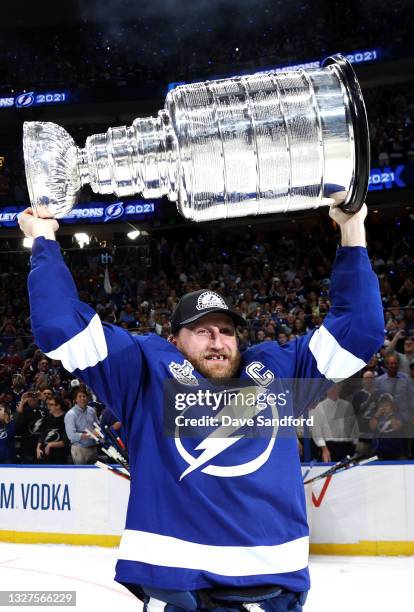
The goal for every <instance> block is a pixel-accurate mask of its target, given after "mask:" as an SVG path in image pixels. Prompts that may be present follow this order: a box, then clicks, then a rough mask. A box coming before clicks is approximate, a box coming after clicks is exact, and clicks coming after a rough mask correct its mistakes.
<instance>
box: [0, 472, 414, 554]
mask: <svg viewBox="0 0 414 612" xmlns="http://www.w3.org/2000/svg"><path fill="white" fill-rule="evenodd" d="M326 467H327V466H326V464H325V465H319V466H315V467H313V468H312V472H311V476H315V475H317V474H318V473H320V472H322V471H325V470H326ZM304 469H305V468H304ZM308 477H309V475H308ZM128 494H129V483H128V481H126V480H124V479H122V478H120V477H118V476H115V475H113V474H110V473H108V472H106V471H103V470H100V469H98V468H95V467H93V466H58V467H43V466H1V467H0V516H1V522H0V541H1V540H3V541H8V542H25V543H35V542H43V543H62V544H90V545H97V546H117V545H118V543H119V540H120V535H121V533H122V530H123V527H124V521H125V514H126V507H127V502H128ZM306 498H307V509H308V519H309V524H310V527H311V552H312V553H316V554H346V555H353V554H360V555H413V554H414V463H413V462H411V463H404V462H394V463H387V464H382V463H380V462H378V463H376V464H371V465H366V466H361V467H358V468H354V469H352V470H349V471H347V472H343V473H342V474H337V475H335V476H334V477H332V478H330V479H324V480H321V481H318V482H317V483H314V484H313V485H312V487H311V486H310V485H307V487H306ZM160 510H161V509H160Z"/></svg>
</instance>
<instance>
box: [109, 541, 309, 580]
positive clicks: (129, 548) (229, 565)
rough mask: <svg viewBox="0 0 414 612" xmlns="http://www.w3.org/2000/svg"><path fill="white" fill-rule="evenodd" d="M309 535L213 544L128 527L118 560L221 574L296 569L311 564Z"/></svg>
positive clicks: (267, 572) (229, 574)
mask: <svg viewBox="0 0 414 612" xmlns="http://www.w3.org/2000/svg"><path fill="white" fill-rule="evenodd" d="M308 553H309V538H308V537H306V536H305V537H302V538H297V539H296V540H291V541H290V542H284V543H283V544H276V545H274V546H210V545H207V544H198V543H196V542H189V541H187V540H180V539H178V538H173V537H171V536H165V535H159V534H157V533H150V532H147V531H135V530H132V529H125V531H124V533H123V535H122V539H121V544H120V547H119V554H118V557H119V559H125V560H127V561H139V562H141V563H149V564H151V565H158V566H162V567H180V568H185V569H192V570H204V571H206V572H211V573H213V574H218V575H219V576H259V575H262V574H281V573H285V572H295V571H298V570H301V569H303V568H305V567H307V565H308Z"/></svg>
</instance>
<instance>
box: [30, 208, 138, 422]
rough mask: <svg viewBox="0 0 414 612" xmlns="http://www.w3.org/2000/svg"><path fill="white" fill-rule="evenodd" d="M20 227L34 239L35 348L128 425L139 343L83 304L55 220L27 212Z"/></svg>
mask: <svg viewBox="0 0 414 612" xmlns="http://www.w3.org/2000/svg"><path fill="white" fill-rule="evenodd" d="M19 225H20V227H21V229H22V231H23V232H24V233H25V234H26V236H30V237H32V238H34V243H33V249H32V261H31V272H30V274H29V280H28V288H29V299H30V312H31V323H32V331H33V335H34V339H35V342H36V344H37V345H38V346H39V347H40V348H41V350H42V351H44V353H45V354H46V355H47V356H48V357H50V358H51V359H59V360H60V361H61V362H62V365H63V367H64V368H65V369H66V370H68V371H69V372H75V373H76V375H77V376H79V377H80V378H82V380H83V381H85V382H86V383H87V384H88V385H90V386H91V387H92V389H93V390H94V391H95V393H96V394H97V395H98V396H99V398H100V399H101V400H102V401H103V402H105V404H107V405H108V406H109V407H110V408H111V409H112V411H113V412H114V413H115V414H116V415H117V416H118V418H119V419H120V420H121V421H123V422H126V421H127V414H126V413H125V411H126V410H127V409H128V406H136V401H137V395H138V390H139V381H140V373H141V367H142V355H141V349H140V347H139V344H138V342H136V341H135V340H134V338H133V336H131V334H129V333H128V332H127V331H125V330H123V329H122V328H120V327H116V326H113V325H108V324H105V323H104V324H102V323H101V320H100V318H99V316H98V315H97V313H96V312H95V311H94V310H93V309H92V308H91V307H90V306H89V305H88V304H85V303H83V302H81V301H80V300H79V297H78V292H77V290H76V287H75V284H74V282H73V278H72V275H71V273H70V271H69V270H68V268H67V267H66V265H65V263H64V261H63V258H62V254H61V252H60V246H59V244H58V243H57V242H56V239H55V232H56V231H57V229H58V223H57V221H56V220H54V219H39V218H35V217H34V216H33V214H32V211H31V209H27V210H25V211H24V212H23V213H22V214H20V215H19ZM130 370H131V372H132V371H133V374H134V375H133V376H132V375H129V373H130Z"/></svg>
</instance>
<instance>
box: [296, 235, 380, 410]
mask: <svg viewBox="0 0 414 612" xmlns="http://www.w3.org/2000/svg"><path fill="white" fill-rule="evenodd" d="M330 300H331V308H330V310H329V312H328V314H327V315H326V317H325V319H324V322H323V324H322V325H321V327H320V328H319V329H317V330H315V331H312V332H310V333H308V334H306V335H305V336H302V337H300V338H298V339H297V340H296V359H295V379H296V380H297V390H298V391H299V394H298V398H297V400H298V409H299V411H300V412H303V411H304V410H305V408H306V407H308V406H309V405H310V404H312V403H313V402H314V401H316V400H318V399H320V397H321V395H323V393H324V391H325V390H326V389H327V387H328V386H330V384H332V382H337V381H340V380H343V379H346V378H349V377H350V376H352V375H353V374H355V373H356V372H358V371H359V370H361V369H362V368H363V367H364V366H365V365H366V363H367V362H368V361H369V360H370V358H371V357H372V355H373V354H374V353H375V352H376V351H377V350H378V349H379V348H380V347H381V345H382V344H383V342H384V315H383V308H382V302H381V294H380V290H379V283H378V278H377V276H376V275H375V274H374V272H373V271H372V268H371V263H370V261H369V257H368V253H367V250H366V249H365V248H363V247H342V248H339V249H338V251H337V255H336V259H335V262H334V266H333V270H332V275H331V286H330ZM309 379H322V380H320V382H319V384H318V383H317V381H316V380H313V381H312V382H310V381H309Z"/></svg>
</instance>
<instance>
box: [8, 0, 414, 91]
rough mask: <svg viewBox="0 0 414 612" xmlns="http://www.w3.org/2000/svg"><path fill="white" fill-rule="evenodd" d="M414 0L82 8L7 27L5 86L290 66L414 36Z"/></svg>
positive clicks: (263, 0)
mask: <svg viewBox="0 0 414 612" xmlns="http://www.w3.org/2000/svg"><path fill="white" fill-rule="evenodd" d="M410 4H411V3H410V2H409V1H408V0H397V1H395V2H393V3H392V6H391V5H388V4H382V5H381V4H378V3H374V2H373V1H370V0H366V1H365V2H364V3H356V2H350V3H348V4H347V5H344V3H342V2H340V1H339V0H335V1H333V2H331V3H330V4H329V7H328V6H326V7H325V6H323V5H322V6H320V5H318V4H317V3H315V2H313V0H305V1H303V2H300V3H292V5H289V4H286V2H283V1H282V0H276V1H274V0H272V1H270V0H258V1H257V2H255V3H254V4H252V3H249V2H244V1H242V2H231V1H230V2H229V1H226V2H220V1H215V2H212V3H211V5H210V3H207V4H206V3H204V2H197V1H196V2H194V3H193V4H192V7H191V10H189V8H188V6H186V5H181V6H180V4H179V3H177V4H176V3H174V4H171V3H163V2H161V1H160V2H155V3H153V10H152V11H151V10H148V9H147V10H145V9H144V8H142V7H141V6H140V5H136V7H134V8H131V7H128V6H123V3H122V2H119V3H113V2H111V3H108V6H107V7H103V6H99V8H98V9H97V10H96V11H95V13H94V12H93V10H90V11H88V9H86V8H85V9H84V11H83V13H82V11H81V14H80V15H79V20H78V21H77V23H72V24H71V25H69V26H66V27H63V26H61V25H55V26H47V27H44V28H36V29H30V28H25V29H24V30H12V29H7V30H4V32H2V36H1V38H0V52H1V56H2V58H3V62H2V87H3V88H4V89H9V90H11V89H14V90H20V89H26V90H31V89H39V88H41V89H45V88H46V89H47V88H50V87H53V88H59V87H64V88H66V87H76V88H85V87H94V86H96V85H99V84H101V83H108V82H109V83H111V85H114V86H119V87H122V86H124V85H126V84H128V85H131V84H134V85H142V84H145V83H148V82H154V81H159V82H164V83H165V82H168V81H178V80H181V79H187V78H189V77H191V76H192V75H195V76H196V77H197V76H198V75H199V74H204V73H205V71H206V69H211V71H213V72H214V71H217V70H220V68H221V67H222V66H225V65H232V66H234V67H235V68H239V67H240V68H242V67H243V66H248V67H251V66H257V65H266V64H268V63H269V62H270V63H271V64H272V63H273V64H275V63H277V65H280V64H281V63H286V64H289V63H294V62H297V61H304V60H311V59H314V58H319V57H321V56H323V55H325V54H329V53H335V52H338V51H343V52H346V51H354V50H358V49H366V48H369V47H378V46H380V45H383V44H384V41H389V43H388V44H393V45H399V44H402V43H404V42H406V43H409V42H410V40H409V32H410V30H411V29H412V27H413V26H414V14H413V11H412V6H411V5H410ZM209 5H210V6H209ZM339 33H340V35H338V34H339ZM74 41H76V44H74ZM338 45H339V48H338ZM310 53H311V57H309V54H310ZM28 67H29V69H28ZM213 72H212V73H213Z"/></svg>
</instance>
